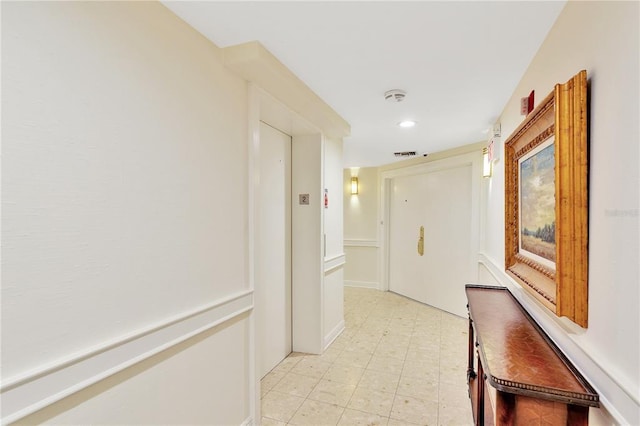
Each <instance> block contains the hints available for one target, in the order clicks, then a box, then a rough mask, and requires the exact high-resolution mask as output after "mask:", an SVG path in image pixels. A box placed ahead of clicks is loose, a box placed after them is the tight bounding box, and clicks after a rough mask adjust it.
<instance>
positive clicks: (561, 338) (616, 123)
mask: <svg viewBox="0 0 640 426" xmlns="http://www.w3.org/2000/svg"><path fill="white" fill-rule="evenodd" d="M639 6H640V4H639V3H638V2H572V1H570V2H569V3H568V4H567V6H566V7H565V9H564V10H563V12H562V13H561V14H560V16H559V18H558V20H557V22H556V24H555V25H554V27H553V28H552V30H551V32H550V33H549V35H548V37H547V39H546V40H545V42H544V43H543V45H542V46H541V48H540V50H539V51H538V53H537V55H536V56H535V58H534V59H533V61H532V63H531V65H530V66H529V69H528V70H527V72H526V73H525V75H524V76H523V78H522V80H521V82H520V84H519V85H518V87H517V88H516V90H515V91H514V93H513V97H512V98H511V99H510V100H509V102H508V103H507V105H506V106H505V109H504V112H503V113H502V116H501V117H500V121H501V123H502V130H503V135H504V137H503V140H504V139H506V137H508V135H509V133H511V132H512V131H513V130H514V129H515V128H516V127H517V126H518V124H519V123H520V122H521V121H522V117H521V116H520V115H519V99H520V97H523V96H526V95H527V94H528V93H529V92H530V91H531V90H535V95H536V101H537V102H539V101H541V100H542V99H544V98H545V96H546V95H547V94H548V93H550V92H551V91H552V89H553V86H554V84H556V83H559V82H565V81H567V80H568V79H569V78H571V77H572V76H573V75H574V74H576V73H577V72H578V71H580V70H581V69H586V70H587V75H588V77H589V87H590V117H589V119H590V125H589V145H590V171H589V328H588V329H587V330H582V329H579V328H577V327H571V326H568V325H563V324H564V323H563V322H558V321H555V320H554V319H553V316H552V315H551V314H549V313H548V311H545V310H541V309H540V308H539V307H538V306H537V305H535V304H532V303H530V304H529V306H528V308H529V309H530V310H531V312H533V313H534V315H536V317H537V318H538V319H539V320H540V321H541V322H542V324H543V325H544V327H545V328H546V329H547V331H548V332H549V333H550V334H551V335H552V337H553V338H554V339H555V340H556V341H557V342H558V343H559V345H560V346H561V347H562V348H563V350H565V351H566V353H567V354H568V355H569V357H570V358H571V359H572V360H573V361H574V362H575V363H576V364H577V366H578V367H579V368H580V370H581V371H582V372H583V373H585V375H586V376H587V377H588V378H589V380H590V381H591V382H592V384H593V385H594V386H595V387H596V388H597V390H598V392H599V393H600V396H601V398H602V400H603V405H604V407H605V408H604V410H605V411H608V412H609V413H604V412H602V413H598V412H597V410H592V421H593V422H594V423H600V422H601V423H609V422H611V421H612V420H611V419H609V418H608V415H609V414H611V415H613V416H614V419H615V421H618V422H621V423H625V424H640V397H639V395H640V391H639V390H640V362H638V360H639V359H640V347H639V345H640V314H639V312H640V311H639V310H638V303H639V301H640V288H639V286H638V283H639V282H640V276H639V270H638V259H639V257H640V251H639V248H638V240H639V238H638V235H640V228H639V215H638V211H639V210H638V207H639V192H638V187H639V183H640V182H639V176H640V175H639V172H638V164H639V159H640V158H639V147H640V138H639V134H638V130H639V129H638V117H639V116H640V111H639V109H638V105H639V103H638V96H639V95H640V93H639V77H638V76H639V75H640V69H639V67H638V61H639V60H638V54H639V51H640V49H639V44H638V40H639V33H638V28H639V26H640V25H639V14H640V8H639ZM484 191H485V194H484V196H485V197H486V199H487V205H486V215H485V218H486V221H485V224H484V227H485V234H486V236H487V237H486V240H485V241H486V244H485V246H484V248H483V252H484V253H483V254H484V256H485V260H486V261H487V262H488V263H489V266H490V267H491V266H493V270H494V271H495V275H497V278H498V279H499V280H500V281H501V282H504V283H507V284H508V285H512V284H510V282H509V280H507V279H506V278H505V277H504V274H503V273H501V272H500V271H502V270H503V259H504V248H503V247H504V246H503V245H504V219H503V218H504V207H503V206H504V162H502V161H501V162H499V163H497V165H496V167H495V174H494V177H493V178H492V179H490V180H489V181H487V182H486V184H485V188H484ZM512 286H514V287H515V285H512ZM524 300H525V301H526V300H527V299H524ZM601 414H602V416H601Z"/></svg>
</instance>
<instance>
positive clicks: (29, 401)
mask: <svg viewBox="0 0 640 426" xmlns="http://www.w3.org/2000/svg"><path fill="white" fill-rule="evenodd" d="M252 308H253V291H252V290H244V291H241V292H238V293H235V294H232V295H229V296H227V297H224V298H221V299H218V300H216V301H213V302H210V303H208V304H206V305H204V306H202V307H200V308H197V309H194V310H192V311H188V312H185V313H183V314H180V315H176V316H174V317H171V318H167V319H165V320H163V321H160V322H158V323H156V324H154V325H152V326H150V327H146V328H144V329H140V330H136V331H133V332H131V333H128V334H126V335H123V336H121V337H119V338H117V339H114V340H112V341H109V342H104V343H103V344H101V345H99V346H96V347H93V348H88V349H87V350H85V351H83V352H81V353H75V354H71V355H69V356H68V357H66V358H64V359H60V360H57V361H55V362H52V363H50V364H47V365H43V366H41V367H40V368H37V369H34V370H31V371H27V372H25V373H24V374H22V375H20V376H16V377H11V378H8V379H7V380H4V381H3V383H2V387H1V388H0V390H1V394H0V397H1V401H2V416H3V417H2V424H7V423H11V422H14V421H16V420H19V419H21V418H23V417H25V416H27V415H29V414H32V413H34V412H36V411H38V410H40V409H42V408H44V407H46V406H48V405H51V404H53V403H55V402H57V401H59V400H61V399H63V398H65V397H67V396H69V395H71V394H73V393H75V392H78V391H80V390H82V389H85V388H87V387H89V386H91V385H93V384H95V383H97V382H99V381H101V380H104V379H105V378H107V377H109V376H112V375H114V374H116V373H118V372H120V371H122V370H124V369H126V368H128V367H130V366H132V365H134V364H137V363H139V362H141V361H143V360H145V359H147V358H150V357H152V356H153V355H156V354H158V353H160V352H162V351H164V350H166V349H168V348H170V347H172V346H175V345H177V344H179V343H181V342H184V341H185V340H187V339H189V338H191V337H194V336H196V335H198V334H200V333H203V332H205V331H207V330H209V329H211V328H213V327H216V326H218V325H220V324H222V323H225V322H227V321H229V320H231V319H233V318H236V317H238V316H239V315H241V314H243V313H245V312H247V311H250V310H251V309H252Z"/></svg>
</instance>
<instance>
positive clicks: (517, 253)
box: [504, 70, 589, 328]
mask: <svg viewBox="0 0 640 426" xmlns="http://www.w3.org/2000/svg"><path fill="white" fill-rule="evenodd" d="M504 149H505V270H506V272H507V273H508V274H509V275H510V276H511V277H513V278H514V279H515V280H516V281H517V282H519V283H520V284H521V285H522V286H523V287H524V288H525V289H527V290H528V291H529V292H530V293H531V294H532V295H533V297H535V298H536V299H537V300H538V301H539V302H541V303H542V304H543V305H544V306H546V307H547V308H549V309H550V310H551V311H552V312H554V313H555V314H556V315H558V316H566V317H567V318H569V319H571V320H572V321H573V322H575V323H576V324H578V325H580V326H582V327H585V328H586V327H587V322H588V309H587V308H588V272H589V271H588V253H587V244H588V151H587V72H586V71H584V70H583V71H580V72H579V73H578V74H576V75H575V76H574V77H573V78H572V79H571V80H569V81H568V82H566V83H564V84H556V86H555V88H554V90H553V92H552V93H550V94H549V95H548V96H547V97H546V98H545V99H544V100H543V101H542V103H541V104H540V105H539V106H538V107H537V108H535V109H534V110H533V111H532V112H531V113H530V114H529V115H528V116H527V118H526V119H525V121H524V122H523V123H522V124H521V125H520V126H519V127H518V128H517V129H516V130H515V131H514V132H513V133H512V135H511V136H510V137H509V139H508V140H507V141H506V142H505V148H504ZM551 194H553V195H551ZM550 221H553V223H550Z"/></svg>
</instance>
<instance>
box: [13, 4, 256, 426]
mask: <svg viewBox="0 0 640 426" xmlns="http://www.w3.org/2000/svg"><path fill="white" fill-rule="evenodd" d="M2 39H3V43H2V64H3V69H2V89H3V93H2V107H3V108H2V109H3V116H2V121H3V123H2V124H3V128H2V132H3V134H2V142H3V147H2V148H3V194H2V202H3V205H2V209H3V217H2V227H3V252H2V261H3V265H2V266H3V276H2V279H3V282H2V381H3V389H2V403H3V416H4V419H7V418H9V417H7V416H10V415H11V413H14V412H15V411H16V410H20V409H24V410H25V411H23V412H22V414H26V413H28V412H30V411H33V409H36V408H38V407H41V406H43V405H46V403H43V402H42V401H43V400H44V399H46V398H47V397H52V396H53V395H55V394H58V393H59V392H60V393H59V396H65V395H67V394H71V393H73V392H75V391H79V392H78V393H76V394H75V395H73V396H72V397H69V398H66V399H63V400H62V401H61V402H58V403H56V404H54V405H53V406H49V407H48V408H46V409H45V411H41V412H40V413H37V414H36V416H39V417H37V420H38V421H51V422H65V423H85V422H87V423H88V422H91V423H125V422H126V423H153V422H157V421H160V420H162V422H163V423H171V422H175V423H185V424H186V423H209V424H212V423H229V424H239V423H241V422H243V421H244V420H245V419H246V418H247V417H248V416H249V415H250V407H249V405H250V401H249V389H248V387H249V377H248V375H249V372H250V368H249V360H248V358H249V350H250V347H249V329H248V320H247V316H246V314H245V315H238V314H240V313H241V312H244V311H246V310H247V309H250V307H251V297H250V293H247V288H248V283H247V264H246V258H247V257H246V255H247V250H246V247H247V238H248V236H247V234H246V223H247V205H246V204H247V201H246V200H247V180H246V176H247V142H246V140H247V128H246V117H247V105H246V103H247V100H246V99H247V94H246V83H245V81H244V80H243V79H241V78H238V77H236V76H234V75H233V74H231V73H230V72H229V71H227V70H226V69H225V68H224V67H223V65H222V62H221V55H220V52H219V50H218V48H217V47H215V46H214V45H213V44H211V43H210V42H209V41H207V40H205V39H204V38H203V37H201V36H200V35H199V34H197V33H196V32H195V31H194V30H192V29H191V28H190V27H188V26H187V25H186V24H185V23H184V22H182V21H181V20H180V19H179V18H177V17H176V16H175V15H173V14H172V13H171V12H169V11H168V10H167V9H165V8H164V7H163V6H162V5H160V4H158V3H148V2H120V3H118V2H106V3H94V2H69V3H48V2H40V3H24V2H15V3H11V2H4V3H3V4H2ZM236 296H238V298H235V297H236ZM228 297H231V299H232V300H231V301H229V300H225V298H228ZM191 314H194V315H191ZM229 317H231V318H233V317H235V319H234V320H231V321H232V322H230V323H225V320H226V319H227V318H229ZM197 321H200V322H197ZM219 323H221V325H219V326H217V327H213V328H211V327H212V326H214V325H215V324H219ZM207 330H208V331H207ZM185 339H186V340H185ZM183 340H184V342H182V343H180V342H181V341H183ZM167 348H168V349H167ZM221 348H224V351H222V350H221ZM163 349H167V350H165V351H162V350H163ZM83 354H86V355H88V357H87V358H82V357H81V355H83ZM140 360H144V361H143V365H140V364H138V365H135V366H133V367H129V368H127V369H124V370H123V371H122V372H120V373H117V374H116V375H115V376H112V377H111V378H107V380H102V379H104V378H105V377H108V376H109V375H110V374H112V373H115V372H117V371H120V370H122V369H123V368H125V367H127V366H130V365H133V364H134V363H135V362H136V361H140ZM56 367H61V370H57V369H56ZM36 373H43V374H41V375H38V374H36ZM65 380H66V381H65ZM81 382H82V383H81ZM94 382H96V384H95V385H94V386H91V387H89V388H86V389H82V387H83V386H84V385H89V384H91V383H94ZM36 387H38V389H40V390H39V391H38V392H40V391H42V392H44V393H43V394H38V393H37V392H36V391H35V388H36ZM43 389H44V390H43ZM142 395H143V396H144V397H141V396H142ZM53 399H54V400H55V399H57V397H53ZM49 402H51V401H49ZM30 407H31V408H30ZM14 418H15V417H14Z"/></svg>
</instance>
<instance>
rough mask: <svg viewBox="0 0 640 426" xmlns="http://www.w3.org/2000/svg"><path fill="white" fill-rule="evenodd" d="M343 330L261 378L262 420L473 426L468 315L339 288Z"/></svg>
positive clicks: (275, 422)
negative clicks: (314, 351) (315, 351)
mask: <svg viewBox="0 0 640 426" xmlns="http://www.w3.org/2000/svg"><path fill="white" fill-rule="evenodd" d="M344 294H345V305H344V308H345V322H346V329H345V331H344V332H343V333H342V335H340V337H338V339H336V341H335V342H334V343H333V344H332V345H331V346H330V347H329V348H328V349H327V350H326V351H325V353H324V354H322V355H319V356H318V355H304V354H300V353H293V354H291V355H290V356H289V357H287V358H286V359H285V360H284V361H282V362H281V363H280V364H279V365H278V366H277V367H276V368H274V369H273V370H272V371H271V372H270V373H269V374H268V375H267V376H265V378H264V379H263V380H262V383H261V388H262V424H263V425H264V426H270V425H286V424H290V425H336V424H338V425H389V426H391V425H425V424H429V425H434V424H438V425H466V424H472V423H473V421H472V417H471V407H470V402H469V399H468V396H467V387H466V382H465V378H466V352H467V338H468V333H467V320H466V319H464V318H460V317H456V316H454V315H451V314H449V313H446V312H442V311H440V310H437V309H435V308H432V307H430V306H427V305H423V304H421V303H418V302H415V301H413V300H410V299H407V298H405V297H402V296H399V295H397V294H394V293H389V292H380V291H377V290H371V289H364V288H353V287H345V289H344Z"/></svg>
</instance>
